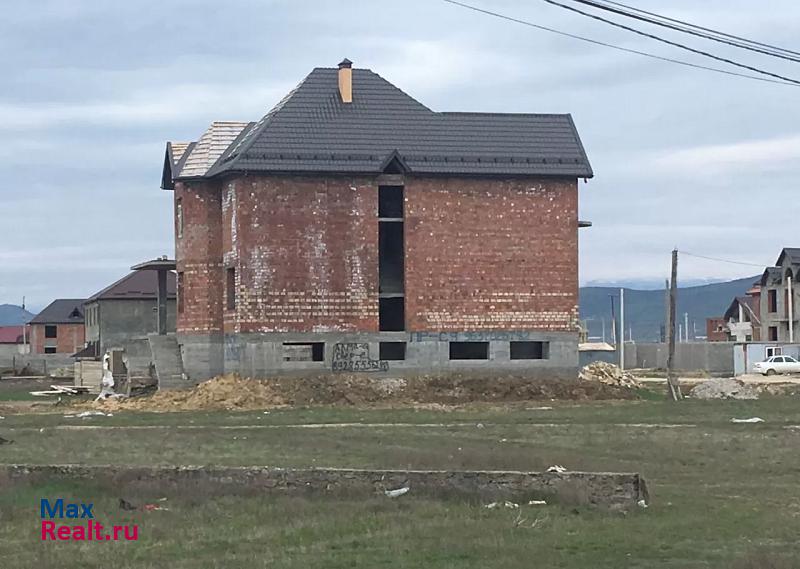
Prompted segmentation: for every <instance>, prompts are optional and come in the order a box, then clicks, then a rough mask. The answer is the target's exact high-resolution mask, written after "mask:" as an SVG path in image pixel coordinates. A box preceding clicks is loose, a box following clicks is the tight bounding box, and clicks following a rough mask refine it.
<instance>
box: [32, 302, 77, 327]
mask: <svg viewBox="0 0 800 569" xmlns="http://www.w3.org/2000/svg"><path fill="white" fill-rule="evenodd" d="M83 303H84V300H83V299H82V298H59V299H58V300H54V301H53V302H51V303H50V304H49V305H47V307H45V309H44V310H42V311H41V312H40V313H39V314H37V315H36V316H34V317H33V320H31V324H83Z"/></svg>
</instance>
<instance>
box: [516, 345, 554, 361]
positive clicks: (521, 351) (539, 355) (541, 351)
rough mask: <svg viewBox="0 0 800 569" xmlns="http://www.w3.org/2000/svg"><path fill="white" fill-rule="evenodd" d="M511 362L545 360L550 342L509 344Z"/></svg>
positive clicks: (548, 352) (548, 355)
mask: <svg viewBox="0 0 800 569" xmlns="http://www.w3.org/2000/svg"><path fill="white" fill-rule="evenodd" d="M510 344H511V345H510V348H511V359H512V360H546V359H547V358H548V357H550V342H510Z"/></svg>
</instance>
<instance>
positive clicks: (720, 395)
mask: <svg viewBox="0 0 800 569" xmlns="http://www.w3.org/2000/svg"><path fill="white" fill-rule="evenodd" d="M689 397H692V398H694V399H758V391H757V390H756V389H755V388H753V387H751V386H749V385H745V384H744V383H742V382H741V381H739V380H736V379H733V378H732V377H728V378H722V379H709V380H707V381H704V382H703V383H698V384H697V385H696V386H695V387H694V388H693V389H692V390H691V391H690V392H689Z"/></svg>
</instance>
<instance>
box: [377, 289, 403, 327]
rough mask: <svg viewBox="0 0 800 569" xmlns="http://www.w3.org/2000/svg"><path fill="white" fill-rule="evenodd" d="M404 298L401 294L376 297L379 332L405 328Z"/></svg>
mask: <svg viewBox="0 0 800 569" xmlns="http://www.w3.org/2000/svg"><path fill="white" fill-rule="evenodd" d="M405 312H406V307H405V298H403V297H402V296H399V297H393V298H380V299H378V329H379V330H380V331H381V332H401V331H403V330H405V328H406V314H405Z"/></svg>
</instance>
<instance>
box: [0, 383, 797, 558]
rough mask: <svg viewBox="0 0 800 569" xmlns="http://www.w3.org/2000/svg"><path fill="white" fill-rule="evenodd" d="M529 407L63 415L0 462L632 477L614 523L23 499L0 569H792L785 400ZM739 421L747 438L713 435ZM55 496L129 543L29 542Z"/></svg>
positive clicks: (225, 500)
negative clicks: (627, 507)
mask: <svg viewBox="0 0 800 569" xmlns="http://www.w3.org/2000/svg"><path fill="white" fill-rule="evenodd" d="M541 405H542V404H541V403H531V404H529V405H515V406H508V407H504V408H499V407H488V406H475V407H472V408H467V409H459V410H453V411H432V410H415V409H366V410H363V409H362V410H359V409H351V408H307V409H291V410H289V409H284V410H271V411H270V412H269V413H268V414H264V413H263V412H240V413H226V412H215V413H167V414H147V413H129V412H124V413H115V414H114V416H113V417H95V418H91V419H77V418H65V417H64V416H63V415H64V414H65V413H68V412H69V410H66V411H65V412H60V413H49V414H20V413H6V412H1V413H0V414H5V416H6V418H5V419H3V420H2V421H0V436H3V437H5V438H9V439H13V440H14V441H15V443H14V444H11V445H2V446H0V462H3V463H17V462H29V463H41V464H47V463H89V464H104V463H116V464H159V465H160V464H200V465H202V464H209V465H270V466H341V467H376V468H454V469H459V468H464V469H473V468H474V469H531V470H538V469H542V468H545V467H547V466H549V465H551V464H563V465H565V466H567V467H568V468H570V469H573V470H593V471H606V470H609V471H636V472H640V473H642V474H643V475H644V476H645V477H646V479H647V481H648V483H649V488H650V493H651V505H650V507H649V508H648V509H646V510H637V511H635V512H630V513H628V515H620V514H610V513H606V512H602V511H593V510H590V509H583V508H581V509H577V510H576V509H574V508H571V507H566V506H547V507H539V508H535V507H525V506H523V507H522V508H521V509H520V510H505V509H499V510H487V509H486V508H484V507H483V504H481V503H477V502H469V501H466V502H465V501H463V500H455V499H452V498H450V499H441V500H429V499H425V498H422V497H420V496H414V493H413V489H412V492H411V493H409V494H408V495H406V496H404V497H403V498H400V499H397V500H389V499H386V498H383V497H376V498H371V499H355V498H347V497H341V498H324V499H323V498H320V499H314V500H308V499H288V498H274V497H268V496H255V497H241V496H240V497H236V496H226V497H207V496H191V495H181V494H178V495H170V496H156V495H152V496H147V495H133V496H129V495H126V496H124V497H125V498H126V499H129V500H130V501H133V502H134V503H137V504H138V503H144V502H153V501H155V500H157V499H158V498H160V497H166V498H167V501H166V502H164V503H165V504H167V505H168V507H169V508H170V510H169V511H163V512H162V511H159V512H149V513H144V512H133V513H129V512H124V511H121V510H119V509H118V506H117V500H118V498H119V497H120V496H119V492H118V491H117V490H115V489H109V488H103V487H92V486H87V485H85V484H80V485H71V484H61V485H57V486H47V487H25V488H16V489H14V490H12V491H6V492H0V522H1V525H0V559H2V560H3V562H2V566H7V567H14V568H18V567H19V568H28V567H40V568H46V567H70V568H71V567H76V568H77V567H101V566H102V567H108V566H109V565H112V566H115V567H118V568H128V567H164V566H170V567H178V568H182V567H187V568H188V567H192V568H204V567H209V568H211V567H226V568H227V567H292V568H294V567H298V568H299V567H431V568H450V567H475V568H478V567H481V568H484V567H532V566H534V567H565V568H589V567H592V568H606V567H607V568H615V569H616V568H619V567H642V568H645V567H647V568H652V567H655V568H667V567H669V568H684V567H690V568H694V567H720V568H722V567H738V568H749V569H755V568H762V567H763V568H780V569H783V568H784V567H797V566H800V548H798V546H797V545H796V539H797V538H796V534H797V527H798V522H800V486H798V479H799V478H800V429H794V428H792V426H794V425H800V405H798V399H797V398H794V397H774V398H768V399H762V400H759V401H747V402H744V401H743V402H702V401H685V402H682V403H681V404H679V405H672V404H669V403H665V402H662V401H639V402H614V403H610V402H605V403H588V404H580V405H576V404H566V403H547V404H546V405H551V406H553V407H554V408H553V409H549V410H542V409H536V407H539V406H541ZM750 416H760V417H762V418H764V419H765V420H766V422H765V423H763V424H755V425H753V424H749V425H748V424H746V425H736V424H731V422H730V419H731V417H750ZM76 427H77V428H76ZM86 427H90V428H86ZM97 427H101V428H97ZM109 427H111V428H109ZM42 429H43V431H42ZM60 496H63V497H69V496H72V497H75V498H76V499H77V498H83V499H86V500H89V501H93V502H95V503H96V506H95V511H96V513H97V517H98V519H100V521H103V522H108V523H131V522H130V521H131V520H135V522H134V523H138V524H139V526H140V528H139V532H140V541H138V542H136V543H124V542H111V543H83V544H79V543H42V542H41V541H39V540H38V533H37V532H38V528H39V523H40V520H39V517H38V500H39V499H40V498H41V497H60ZM523 520H524V521H523ZM531 526H533V527H531Z"/></svg>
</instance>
